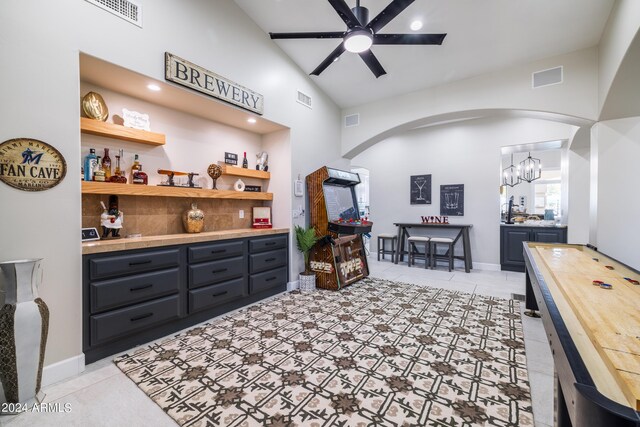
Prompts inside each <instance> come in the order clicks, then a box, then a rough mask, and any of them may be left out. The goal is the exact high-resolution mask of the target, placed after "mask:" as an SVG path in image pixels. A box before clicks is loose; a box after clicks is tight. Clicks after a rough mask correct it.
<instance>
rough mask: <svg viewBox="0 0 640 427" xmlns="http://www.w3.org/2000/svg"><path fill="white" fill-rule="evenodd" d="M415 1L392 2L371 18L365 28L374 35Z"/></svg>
mask: <svg viewBox="0 0 640 427" xmlns="http://www.w3.org/2000/svg"><path fill="white" fill-rule="evenodd" d="M414 1H415V0H393V1H392V2H391V3H389V5H388V6H387V7H385V8H384V9H382V12H380V13H379V14H378V16H376V17H375V18H373V19H372V20H371V21H370V22H369V23H368V24H367V28H370V29H371V30H373V32H374V33H377V32H378V31H380V30H381V29H382V27H384V26H385V25H387V24H388V23H389V22H391V20H392V19H393V18H395V17H396V16H398V15H399V14H400V12H402V11H403V10H405V9H406V8H407V7H408V6H409V5H410V4H411V3H413V2H414Z"/></svg>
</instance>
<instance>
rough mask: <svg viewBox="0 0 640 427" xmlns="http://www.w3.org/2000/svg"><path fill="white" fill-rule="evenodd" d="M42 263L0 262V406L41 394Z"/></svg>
mask: <svg viewBox="0 0 640 427" xmlns="http://www.w3.org/2000/svg"><path fill="white" fill-rule="evenodd" d="M41 261H42V260H41V259H27V260H20V261H7V262H0V403H26V402H29V401H30V400H32V399H33V398H35V397H36V395H37V394H38V392H39V391H40V387H41V384H42V366H43V364H44V353H45V347H46V345H47V334H48V333H49V309H48V308H47V305H46V304H45V303H44V301H43V300H42V299H41V298H39V297H38V288H39V287H40V284H41V283H42V265H41Z"/></svg>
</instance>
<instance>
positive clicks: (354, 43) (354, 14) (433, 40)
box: [269, 0, 447, 78]
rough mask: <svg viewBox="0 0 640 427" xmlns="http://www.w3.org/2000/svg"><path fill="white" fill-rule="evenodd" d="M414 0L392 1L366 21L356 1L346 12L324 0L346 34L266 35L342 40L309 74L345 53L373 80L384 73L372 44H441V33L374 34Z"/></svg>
mask: <svg viewBox="0 0 640 427" xmlns="http://www.w3.org/2000/svg"><path fill="white" fill-rule="evenodd" d="M414 1H415V0H393V1H392V2H391V3H390V4H389V5H388V6H387V7H385V8H384V10H382V12H380V13H379V14H378V16H376V17H375V18H373V19H372V20H371V21H369V9H367V8H366V7H363V6H360V0H356V7H354V8H353V9H350V8H349V6H348V5H347V3H346V2H345V0H328V2H329V3H330V4H331V6H332V7H333V8H334V9H335V11H336V12H337V13H338V15H339V16H340V18H341V19H342V20H343V21H344V23H345V24H347V30H346V31H333V32H306V33H269V35H270V36H271V38H272V39H342V43H340V45H339V46H338V47H336V48H335V49H334V51H333V52H331V53H330V54H329V56H327V58H326V59H325V60H324V61H322V62H321V63H320V65H318V67H317V68H316V69H315V70H313V71H312V72H311V74H312V75H314V76H319V75H320V73H322V72H323V71H324V70H325V69H326V68H327V67H328V66H329V65H331V63H333V62H334V61H336V60H337V59H338V58H339V57H340V55H342V54H343V53H344V51H345V50H347V51H349V52H354V53H357V54H358V55H360V58H362V60H363V61H364V63H365V64H367V66H368V67H369V69H370V70H371V72H372V73H373V74H374V75H375V76H376V78H378V77H380V76H382V75H384V74H387V72H386V71H385V70H384V68H382V65H381V64H380V62H379V61H378V58H376V56H375V55H374V54H373V52H371V49H369V48H370V47H371V45H372V44H375V45H403V44H404V45H407V44H409V45H410V44H423V45H430V44H435V45H441V44H442V41H443V40H444V38H445V36H446V35H447V34H446V33H445V34H379V33H378V31H380V30H381V29H382V27H384V26H385V25H387V24H388V23H389V22H391V20H393V19H394V18H395V17H396V16H398V15H399V14H400V13H401V12H402V11H403V10H405V9H406V8H407V7H408V6H409V5H410V4H411V3H413V2H414Z"/></svg>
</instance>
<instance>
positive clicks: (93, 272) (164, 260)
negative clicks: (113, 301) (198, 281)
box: [89, 249, 180, 279]
mask: <svg viewBox="0 0 640 427" xmlns="http://www.w3.org/2000/svg"><path fill="white" fill-rule="evenodd" d="M179 261H180V256H179V250H178V249H167V250H161V251H149V252H142V253H136V254H129V255H119V256H111V257H104V258H96V259H92V260H91V261H90V262H89V274H90V277H91V279H101V278H105V277H112V276H119V275H125V274H135V273H141V272H144V271H151V270H158V269H161V268H169V267H175V266H177V265H178V263H179Z"/></svg>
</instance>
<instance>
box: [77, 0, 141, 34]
mask: <svg viewBox="0 0 640 427" xmlns="http://www.w3.org/2000/svg"><path fill="white" fill-rule="evenodd" d="M86 1H88V2H89V3H91V4H94V5H96V6H98V7H99V8H101V9H104V10H106V11H107V12H111V13H113V14H114V15H116V16H118V17H120V18H122V19H124V20H125V21H129V22H131V23H132V24H135V25H137V26H138V27H140V28H142V5H141V4H139V3H136V2H133V1H131V0H86Z"/></svg>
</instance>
